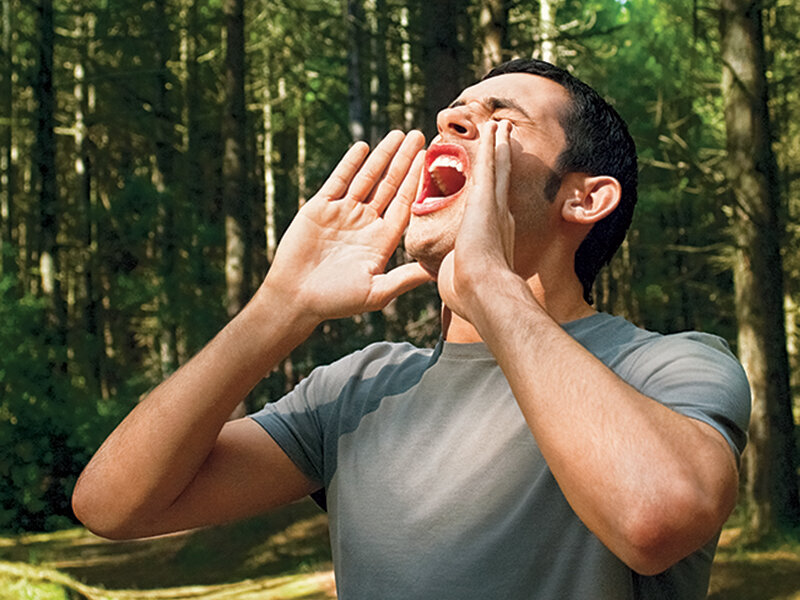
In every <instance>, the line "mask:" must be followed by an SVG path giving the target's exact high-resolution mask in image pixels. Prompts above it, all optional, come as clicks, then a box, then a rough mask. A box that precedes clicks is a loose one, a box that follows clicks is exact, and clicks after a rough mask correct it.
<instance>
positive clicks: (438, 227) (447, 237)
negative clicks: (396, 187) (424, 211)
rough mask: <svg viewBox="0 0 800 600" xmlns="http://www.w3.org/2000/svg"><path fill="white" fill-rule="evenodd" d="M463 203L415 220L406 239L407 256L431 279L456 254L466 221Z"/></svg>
mask: <svg viewBox="0 0 800 600" xmlns="http://www.w3.org/2000/svg"><path fill="white" fill-rule="evenodd" d="M463 212H464V211H463V205H462V204H461V203H458V204H454V205H451V206H448V207H447V208H445V209H443V210H441V211H439V212H436V213H431V214H428V215H424V216H421V217H416V216H412V217H411V222H410V223H409V225H408V229H407V230H406V235H405V249H406V252H407V253H408V254H409V256H411V258H413V259H414V260H416V261H417V262H418V263H419V264H420V265H422V266H423V267H424V268H425V270H427V271H428V272H429V273H431V275H434V276H435V275H436V274H437V273H438V272H439V267H440V266H441V264H442V261H443V260H444V257H445V256H447V254H448V253H449V252H450V251H451V250H453V248H454V247H455V243H456V236H457V235H458V230H459V229H460V227H461V219H462V217H463Z"/></svg>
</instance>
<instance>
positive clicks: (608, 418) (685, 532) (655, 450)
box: [471, 274, 736, 572]
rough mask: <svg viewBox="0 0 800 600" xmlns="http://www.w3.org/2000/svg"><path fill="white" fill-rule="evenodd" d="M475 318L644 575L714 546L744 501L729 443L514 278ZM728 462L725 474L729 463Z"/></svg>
mask: <svg viewBox="0 0 800 600" xmlns="http://www.w3.org/2000/svg"><path fill="white" fill-rule="evenodd" d="M492 289H494V290H498V291H497V292H495V293H493V294H491V295H490V296H486V295H483V296H482V297H483V298H484V299H485V300H486V301H481V300H480V298H479V297H478V296H477V295H476V297H475V299H474V300H473V303H472V306H473V307H474V311H473V313H472V315H471V318H472V320H473V323H474V325H475V326H476V328H477V329H478V331H479V333H480V334H481V337H482V338H483V339H484V340H485V341H486V343H487V344H488V346H489V348H490V349H491V350H492V352H493V354H494V355H495V357H496V358H497V361H498V364H499V365H500V366H501V368H502V369H503V371H504V373H505V375H506V377H507V379H508V381H509V383H510V385H511V388H512V390H513V392H514V395H515V397H516V399H517V401H518V402H519V405H520V408H521V410H522V412H523V414H524V416H525V419H526V421H527V422H528V425H529V427H530V428H531V431H532V432H533V435H534V436H535V438H536V441H537V444H538V446H539V448H540V449H541V451H542V454H543V456H544V457H545V458H546V460H547V462H548V465H549V466H550V469H551V471H552V472H553V475H554V477H555V478H556V480H557V481H558V483H559V486H560V487H561V489H562V491H563V492H564V495H565V497H566V498H567V500H568V501H569V503H570V505H571V506H572V507H573V509H574V510H575V512H576V514H578V516H579V517H580V518H581V520H582V521H583V522H584V523H585V524H586V525H587V527H589V528H590V529H591V530H592V531H593V532H594V533H595V534H596V535H597V536H598V537H599V538H600V539H601V540H602V541H603V542H604V543H605V544H606V545H607V546H608V547H609V548H610V549H611V550H612V551H613V552H615V553H616V554H617V555H618V556H619V557H620V558H622V559H623V560H624V561H625V562H627V563H628V564H629V565H631V566H633V567H634V568H636V569H637V570H639V571H644V572H649V571H653V572H657V571H659V570H661V569H663V568H666V566H669V565H670V564H672V563H673V562H675V561H676V560H679V559H680V558H682V557H683V556H685V555H686V554H688V553H689V552H691V551H693V550H694V549H696V548H697V547H699V546H700V545H702V544H703V543H705V542H706V541H707V540H708V539H709V538H710V537H711V536H712V535H713V533H714V532H715V530H716V529H717V528H718V527H719V526H721V524H722V520H724V517H725V516H727V514H728V512H729V510H730V508H731V507H732V504H733V501H734V499H735V489H736V486H735V479H736V470H735V465H734V463H733V456H732V454H731V452H730V450H729V449H728V448H727V447H726V444H725V442H724V441H723V439H722V437H721V436H719V434H717V433H716V432H715V431H713V430H712V429H711V428H709V427H708V426H706V425H704V424H701V423H699V422H697V421H694V420H692V419H689V418H687V417H684V416H682V415H679V414H678V413H675V412H674V411H672V410H670V409H668V408H667V407H665V406H663V405H661V404H660V403H658V402H656V401H654V400H652V399H650V398H648V397H646V396H644V395H643V394H641V393H639V392H638V391H637V390H635V389H634V388H632V387H631V386H629V385H628V384H627V383H625V382H624V381H622V380H621V379H620V378H619V377H617V375H616V374H614V373H613V372H612V371H611V370H610V369H608V368H607V367H606V366H605V365H604V364H602V363H601V362H600V361H599V360H597V359H596V358H595V357H594V356H593V355H591V354H590V353H589V352H588V351H586V350H585V349H584V348H583V347H582V346H580V344H578V343H577V342H576V341H575V340H573V339H572V338H571V337H570V336H569V335H568V334H567V333H566V332H565V331H564V330H563V329H562V328H561V327H560V326H559V325H558V324H557V323H556V322H554V321H553V320H552V319H551V318H550V317H549V315H548V314H547V313H546V312H545V311H544V309H543V308H542V307H541V306H540V305H539V304H538V302H537V301H536V300H535V299H534V297H533V295H532V294H531V292H530V290H529V288H528V287H527V284H526V283H525V282H524V281H523V280H521V279H519V278H518V277H516V276H514V275H513V274H510V275H508V276H507V277H505V278H504V280H503V281H502V283H500V284H497V283H495V284H494V285H493V286H492ZM720 463H722V464H720Z"/></svg>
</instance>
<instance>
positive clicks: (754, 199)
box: [720, 0, 800, 538]
mask: <svg viewBox="0 0 800 600" xmlns="http://www.w3.org/2000/svg"><path fill="white" fill-rule="evenodd" d="M720 9H721V10H720V31H721V36H722V38H721V53H722V62H723V79H722V90H723V97H724V100H725V125H726V130H727V150H728V160H727V175H728V180H729V184H730V188H731V194H732V196H733V201H734V214H735V219H734V224H733V227H734V235H735V239H736V255H737V261H736V266H735V269H734V283H735V289H736V316H737V319H738V323H739V338H738V339H739V354H740V357H741V359H742V363H743V364H744V367H745V370H746V371H747V374H748V377H749V379H750V387H751V390H752V395H753V416H752V419H751V425H750V446H749V448H748V451H747V457H746V461H745V465H746V466H745V476H746V479H745V485H746V495H747V500H748V509H749V515H750V518H749V523H748V526H749V529H750V534H751V535H752V536H754V537H755V538H759V537H763V536H764V535H766V534H768V533H772V532H775V531H777V530H780V529H782V528H786V527H788V526H792V525H796V524H797V523H798V522H799V521H800V501H799V500H798V490H797V469H796V464H795V461H794V452H795V447H794V446H795V444H794V431H793V429H794V422H793V419H792V412H791V394H790V390H789V371H788V360H787V354H786V335H785V326H784V312H783V300H784V298H783V264H782V259H781V248H780V244H781V241H782V240H783V239H784V234H783V227H782V224H781V221H780V212H781V203H780V191H779V189H778V180H777V170H776V163H775V156H774V154H773V151H772V145H771V139H772V138H771V132H770V115H769V110H768V104H767V85H766V76H765V73H766V64H765V57H764V32H763V25H762V12H761V11H762V5H761V3H759V2H755V1H753V0H722V1H721V3H720Z"/></svg>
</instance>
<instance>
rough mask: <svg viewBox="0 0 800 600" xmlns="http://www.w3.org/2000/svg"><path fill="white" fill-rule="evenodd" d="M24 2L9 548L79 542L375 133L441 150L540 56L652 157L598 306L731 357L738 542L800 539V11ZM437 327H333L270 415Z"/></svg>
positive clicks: (428, 321) (11, 300)
mask: <svg viewBox="0 0 800 600" xmlns="http://www.w3.org/2000/svg"><path fill="white" fill-rule="evenodd" d="M0 5H1V6H0V12H1V14H0V19H1V20H2V22H1V23H0V56H2V60H0V255H1V256H0V259H1V260H0V476H1V477H2V481H3V485H2V486H0V531H3V532H6V533H7V534H9V535H11V534H22V533H24V532H54V531H58V530H62V529H65V528H71V527H74V526H75V524H76V523H75V521H74V517H73V515H72V513H71V510H70V507H69V497H70V494H71V490H72V487H73V485H74V482H75V479H76V477H77V475H78V474H79V472H80V470H81V469H82V467H83V465H85V463H86V462H87V461H88V459H89V457H90V456H91V455H92V453H93V452H94V450H95V449H96V448H97V446H98V445H99V443H100V442H101V441H102V440H103V439H104V437H105V436H106V435H107V434H108V433H109V432H110V431H111V429H112V428H113V427H114V426H115V425H116V424H117V423H118V422H119V421H120V420H121V418H122V417H123V416H124V415H125V414H126V413H127V412H129V411H130V410H131V408H132V407H133V406H135V404H136V403H137V402H138V401H139V400H140V399H141V398H142V396H143V395H144V394H145V393H146V392H147V391H148V390H149V389H151V388H152V387H154V386H155V385H156V384H157V383H158V382H160V381H161V380H162V379H163V378H164V377H166V376H167V375H169V374H170V373H171V372H172V371H174V370H175V369H176V368H178V367H179V366H180V365H181V364H182V363H183V362H185V361H186V360H188V359H189V358H190V357H191V356H192V355H193V354H194V353H195V352H196V351H197V350H199V349H200V348H201V347H202V346H203V345H204V344H205V343H206V342H207V341H208V340H209V339H210V338H211V337H212V336H213V335H214V334H215V333H216V332H217V331H218V330H219V329H220V328H221V327H222V326H223V325H224V323H225V322H226V320H227V319H228V318H229V317H230V316H231V315H233V314H235V313H236V312H237V311H238V310H240V309H241V307H242V306H243V304H244V303H246V301H247V299H248V298H249V297H250V295H251V294H252V293H253V291H254V290H255V289H256V288H257V286H258V285H259V283H260V282H261V280H262V279H263V277H264V275H265V273H266V272H267V270H268V269H269V265H270V261H271V259H272V257H273V254H274V251H275V246H276V244H277V241H278V240H279V239H280V236H281V234H282V232H283V231H284V230H285V228H286V227H287V225H288V223H289V222H290V220H291V219H292V217H293V215H294V214H295V213H296V211H297V209H298V207H299V206H301V205H302V204H303V203H304V202H305V201H306V200H307V199H308V198H309V197H310V196H311V195H313V193H314V191H315V190H316V189H317V187H318V186H319V185H320V184H321V182H322V181H323V180H324V178H325V177H326V176H327V174H328V173H329V172H330V170H331V169H332V167H333V166H334V165H335V164H336V162H337V161H338V159H339V157H340V156H341V154H342V153H343V152H344V151H345V150H346V148H347V147H348V145H349V144H351V143H352V142H353V140H357V139H366V140H368V141H370V142H373V143H374V142H375V141H376V140H378V139H380V138H381V137H382V136H383V134H384V133H386V132H387V131H388V130H389V129H390V128H401V129H405V130H407V129H410V128H419V129H422V130H423V131H424V132H425V133H426V135H427V136H428V139H430V138H431V137H432V136H433V135H435V115H436V112H437V111H438V110H439V109H441V108H442V107H444V106H446V105H447V104H449V103H450V102H451V101H452V100H453V99H454V98H455V96H456V95H458V93H459V92H460V91H461V89H463V87H465V86H467V85H469V84H471V83H473V82H474V81H476V79H478V78H479V77H480V76H481V75H483V74H484V73H485V72H486V71H487V70H488V69H489V68H490V67H491V66H492V65H494V64H497V63H499V62H501V61H503V60H506V59H510V58H513V57H519V56H523V57H536V58H542V59H545V60H548V61H550V62H553V63H555V64H557V65H559V66H561V67H564V68H567V69H569V70H570V71H572V72H573V73H574V74H576V75H577V76H578V77H580V78H581V79H583V80H584V81H586V82H587V83H589V84H590V85H592V86H593V87H595V88H596V89H597V90H598V91H599V92H600V93H601V94H602V95H604V96H605V97H606V98H607V99H608V100H609V102H611V104H613V106H614V107H615V108H616V109H617V110H618V112H620V114H621V115H622V116H623V118H625V119H626V120H627V122H628V123H629V125H630V129H631V132H632V134H633V137H634V139H635V140H636V143H637V146H638V151H639V156H640V182H641V184H640V190H639V198H640V199H639V205H638V208H637V213H636V215H635V218H634V222H633V226H632V228H631V231H630V233H629V235H628V238H627V240H626V242H625V243H624V244H623V246H622V248H621V249H620V251H619V252H618V253H617V255H616V256H615V258H614V259H613V260H612V262H611V264H610V265H609V267H607V268H606V269H605V270H604V271H603V272H602V273H601V275H600V276H599V278H598V280H597V283H596V286H595V291H594V296H595V299H596V306H597V308H598V309H600V310H604V311H608V312H612V313H615V314H620V315H623V316H625V317H627V318H628V319H630V320H631V321H633V322H634V323H636V324H638V325H640V326H642V327H646V328H650V329H656V330H659V331H662V332H673V331H680V330H685V329H698V330H702V331H707V332H712V333H717V334H719V335H721V336H723V337H725V338H726V339H727V340H728V341H729V343H730V345H731V347H732V348H733V349H734V351H735V352H736V353H737V354H738V355H739V357H740V358H741V359H742V361H743V363H744V365H745V368H746V369H747V371H748V375H749V377H750V380H751V385H752V391H753V402H754V410H753V421H752V426H751V437H750V445H749V447H748V450H747V452H746V454H745V457H744V463H743V468H742V469H743V470H742V473H743V478H742V494H741V500H740V507H739V508H738V509H737V513H736V523H735V524H736V527H737V529H736V531H737V539H741V540H746V541H747V543H765V542H764V541H765V540H766V541H767V542H769V540H776V539H779V540H786V539H789V540H791V539H796V531H797V528H798V526H800V503H799V502H798V464H800V461H798V443H797V433H796V423H797V422H798V410H797V407H796V406H795V403H794V401H793V393H794V392H795V391H796V390H797V386H798V383H800V379H798V377H800V375H798V369H797V367H798V331H797V327H798V315H799V314H800V308H798V305H800V279H798V271H799V270H800V256H798V252H797V248H798V243H799V242H800V237H799V235H800V228H799V226H800V166H798V165H800V160H798V158H800V118H799V117H800V86H798V78H799V76H798V72H800V69H798V66H799V65H800V44H798V31H800V4H798V3H797V2H796V1H795V0H765V1H763V2H748V1H744V0H674V1H670V2H659V1H656V0H585V1H578V0H539V1H538V2H536V1H514V0H427V1H426V0H409V1H406V2H402V1H399V0H304V1H301V0H270V1H266V0H199V1H192V0H145V1H142V0H135V1H134V0H113V1H112V0H0ZM404 259H405V258H404V254H403V251H402V248H401V249H399V250H398V252H397V255H396V257H395V259H394V262H395V263H399V262H402V261H403V260H404ZM438 310H439V306H438V299H437V297H436V290H435V287H434V286H433V285H426V286H424V287H422V288H420V289H418V290H415V291H414V292H412V293H410V294H407V295H406V296H403V297H401V298H399V299H398V300H397V301H395V302H393V303H392V304H391V305H389V306H388V307H387V308H386V309H384V310H383V311H381V312H377V313H372V314H368V315H361V316H358V317H356V318H352V319H346V320H340V321H335V322H329V323H326V324H324V325H323V326H321V327H320V328H319V329H318V330H317V331H316V332H315V333H314V335H313V336H312V337H311V339H309V340H308V342H307V343H306V344H304V345H303V346H301V347H300V348H299V349H298V350H297V351H295V352H294V353H293V354H292V355H291V356H290V357H288V358H287V359H286V360H285V361H284V362H283V363H282V364H281V366H280V367H279V368H278V369H276V370H275V371H274V372H273V373H269V374H266V377H265V379H264V380H263V382H262V383H261V384H260V385H259V386H258V387H257V388H256V389H255V390H254V392H253V393H252V394H251V396H250V397H249V398H248V399H247V405H248V406H247V408H248V410H255V409H257V408H259V407H260V406H262V405H263V404H264V403H265V402H268V401H270V400H274V399H277V398H278V397H280V396H281V395H282V394H283V393H284V392H285V391H286V390H288V389H291V388H292V387H293V386H294V385H295V384H296V383H297V381H299V380H300V379H301V378H302V377H303V376H305V375H306V374H307V373H308V372H309V371H310V370H311V369H312V368H313V367H314V366H316V365H318V364H322V363H327V362H330V361H331V360H334V359H336V358H338V357H340V356H342V355H343V354H345V353H347V352H350V351H352V350H354V349H356V348H359V347H362V346H363V345H364V344H366V343H368V342H370V341H374V340H378V339H390V340H401V339H403V340H406V339H408V340H411V341H413V342H415V343H418V344H423V345H425V344H428V345H429V344H432V343H434V342H435V340H436V336H437V335H438V333H437V332H438ZM792 532H795V533H794V534H793V533H792ZM787 536H788V537H787ZM793 536H794V537H793ZM798 569H799V570H800V563H798Z"/></svg>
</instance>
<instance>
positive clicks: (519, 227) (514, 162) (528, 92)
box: [405, 73, 569, 273]
mask: <svg viewBox="0 0 800 600" xmlns="http://www.w3.org/2000/svg"><path fill="white" fill-rule="evenodd" d="M568 102H569V95H568V93H567V91H566V90H565V89H564V88H563V87H562V86H561V85H559V84H558V83H555V82H554V81H551V80H549V79H546V78H544V77H539V76H537V75H531V74H529V73H509V74H506V75H499V76H497V77H492V78H490V79H487V80H485V81H482V82H480V83H478V84H476V85H474V86H472V87H469V88H467V89H466V90H464V91H463V92H462V93H461V95H460V96H459V97H458V99H457V100H456V101H455V102H453V103H452V104H451V105H450V106H449V107H448V108H446V109H444V110H443V111H441V112H440V113H439V117H438V120H437V126H438V129H439V135H438V136H437V137H436V138H434V140H433V141H432V142H431V144H430V146H429V147H428V151H427V153H426V157H425V169H424V172H423V175H422V180H421V182H420V187H419V191H418V195H417V199H416V201H415V202H414V204H413V206H412V208H411V222H410V223H409V226H408V231H407V232H406V238H405V245H406V250H407V251H408V252H409V253H410V254H411V256H413V257H414V258H415V259H416V260H418V261H419V262H420V263H421V264H422V265H423V266H424V267H425V268H426V269H428V270H429V271H431V272H432V273H436V272H437V271H438V270H439V265H440V264H441V261H442V259H444V257H445V255H446V254H447V253H448V252H450V251H451V250H452V249H453V246H454V244H455V239H456V235H457V234H458V230H459V227H460V224H461V219H462V217H463V215H464V209H465V206H466V202H467V199H468V198H469V195H470V192H471V190H472V189H473V187H474V185H473V181H472V178H471V173H472V171H473V168H472V165H473V162H474V160H475V157H476V156H477V152H478V144H479V142H480V131H481V126H482V125H484V124H485V123H486V122H487V121H490V120H501V119H502V120H506V121H509V122H510V123H511V138H510V139H511V183H510V186H509V206H510V208H511V212H512V214H513V215H514V220H515V223H516V240H517V241H516V249H517V251H518V252H517V253H520V252H522V250H523V249H524V250H525V252H524V254H527V253H528V251H529V250H530V251H534V250H533V248H535V247H536V246H539V247H541V246H542V245H543V244H546V238H547V234H548V230H549V229H551V228H549V227H548V223H549V219H551V218H553V204H552V202H550V200H551V199H550V198H545V186H546V184H547V182H548V180H550V179H551V178H552V177H553V176H554V175H555V172H554V169H555V165H556V160H557V158H558V156H559V154H560V153H561V151H562V149H563V148H564V145H565V139H566V138H565V135H564V130H563V129H562V128H561V124H560V122H559V116H560V115H561V114H562V112H563V111H564V110H565V109H566V107H567V105H568Z"/></svg>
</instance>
